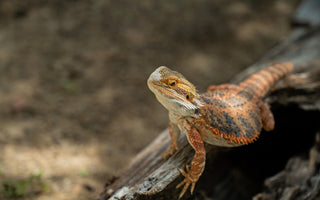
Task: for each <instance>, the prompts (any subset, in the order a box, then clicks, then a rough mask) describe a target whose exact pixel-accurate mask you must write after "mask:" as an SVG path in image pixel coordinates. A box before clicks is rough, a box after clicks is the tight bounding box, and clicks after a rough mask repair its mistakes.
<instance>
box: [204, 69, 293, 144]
mask: <svg viewBox="0 0 320 200" xmlns="http://www.w3.org/2000/svg"><path fill="white" fill-rule="evenodd" d="M292 69H293V65H292V64H290V63H282V64H277V65H274V66H272V67H269V68H267V69H264V70H261V71H259V72H258V73H256V74H254V75H252V76H251V77H249V78H248V79H247V80H245V81H243V82H241V83H240V84H239V85H232V84H229V85H227V86H228V87H225V88H223V89H217V90H214V91H208V92H207V93H204V94H202V95H201V99H202V101H203V102H204V103H205V106H203V107H202V108H201V110H200V111H201V115H202V120H204V123H202V124H206V126H205V128H201V127H198V128H199V129H200V130H202V132H203V133H204V134H203V137H204V140H206V142H208V143H211V144H215V145H221V146H234V145H237V144H238V145H240V144H248V143H252V142H254V141H255V140H256V139H257V138H258V136H259V134H260V132H261V129H262V124H263V122H262V113H261V106H262V104H263V101H262V97H263V96H264V95H265V94H266V93H267V92H268V91H269V89H270V88H271V87H272V86H273V85H274V84H275V83H276V82H277V81H278V80H279V79H281V78H282V77H284V76H285V75H286V74H287V73H289V72H290V71H291V70H292ZM199 124H200V123H199ZM200 132H201V131H200ZM217 136H220V137H217ZM223 139H225V140H223Z"/></svg>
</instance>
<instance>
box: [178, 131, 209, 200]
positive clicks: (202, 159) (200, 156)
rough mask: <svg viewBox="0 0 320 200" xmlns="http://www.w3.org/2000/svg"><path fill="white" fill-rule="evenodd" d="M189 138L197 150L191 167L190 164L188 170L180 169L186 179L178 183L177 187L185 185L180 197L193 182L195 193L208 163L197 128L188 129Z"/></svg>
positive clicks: (192, 187) (192, 186)
mask: <svg viewBox="0 0 320 200" xmlns="http://www.w3.org/2000/svg"><path fill="white" fill-rule="evenodd" d="M187 138H188V141H189V143H190V145H191V146H192V148H193V149H194V150H195V155H194V157H193V160H192V162H191V167H190V169H189V167H188V165H187V166H186V172H185V171H184V170H182V169H179V171H180V172H181V174H182V175H183V176H184V177H185V179H184V180H183V181H182V182H181V183H180V184H179V185H177V188H179V187H181V186H183V185H184V187H183V189H182V191H181V193H180V195H179V199H180V198H181V197H182V196H183V195H184V193H185V192H186V191H187V189H188V187H189V185H190V184H191V188H190V191H191V194H192V193H193V190H194V187H195V184H196V182H197V181H198V179H199V177H200V176H201V174H202V172H203V170H204V167H205V163H206V150H205V148H204V144H203V141H202V139H201V136H200V134H199V132H198V131H197V130H196V129H194V128H191V129H189V130H188V131H187Z"/></svg>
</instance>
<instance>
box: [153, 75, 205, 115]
mask: <svg viewBox="0 0 320 200" xmlns="http://www.w3.org/2000/svg"><path fill="white" fill-rule="evenodd" d="M148 86H149V88H150V90H151V91H152V92H153V93H154V94H155V96H156V97H157V99H158V101H159V102H160V103H161V104H162V105H163V106H164V107H165V108H166V109H167V110H169V111H171V112H173V113H176V114H179V115H182V116H197V115H198V114H199V113H198V112H199V106H200V104H197V103H194V102H191V101H189V100H187V99H186V98H185V97H184V96H183V95H181V94H179V93H177V92H176V91H175V90H173V89H170V88H167V87H166V86H165V84H163V83H161V82H160V83H159V82H155V81H150V82H149V81H148Z"/></svg>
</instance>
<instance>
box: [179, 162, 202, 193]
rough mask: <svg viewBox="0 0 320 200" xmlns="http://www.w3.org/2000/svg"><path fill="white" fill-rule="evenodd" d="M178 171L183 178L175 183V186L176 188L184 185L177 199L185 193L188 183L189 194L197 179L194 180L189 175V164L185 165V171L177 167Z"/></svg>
mask: <svg viewBox="0 0 320 200" xmlns="http://www.w3.org/2000/svg"><path fill="white" fill-rule="evenodd" d="M179 171H180V173H181V174H182V175H183V176H184V177H185V179H184V180H183V181H182V182H181V183H179V185H177V187H176V188H180V187H181V186H183V185H184V186H183V189H182V191H181V193H180V195H179V199H181V197H182V196H183V195H184V194H185V193H186V191H187V189H188V187H189V186H190V185H191V188H190V192H191V194H192V193H193V190H194V187H195V185H196V182H197V180H194V179H193V178H192V177H191V175H190V173H189V166H188V165H187V166H186V171H187V172H185V171H184V170H183V169H179Z"/></svg>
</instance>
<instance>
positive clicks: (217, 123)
mask: <svg viewBox="0 0 320 200" xmlns="http://www.w3.org/2000/svg"><path fill="white" fill-rule="evenodd" d="M233 87H234V88H233V89H226V90H217V91H212V92H207V93H204V94H202V95H201V99H202V100H203V101H204V102H205V106H203V107H202V108H201V109H200V113H201V115H202V117H201V120H204V121H205V122H204V123H202V124H206V126H205V127H203V126H201V127H200V126H199V127H197V129H199V130H200V132H202V133H203V134H202V135H203V139H204V140H205V141H206V142H207V143H210V144H214V145H219V146H235V145H237V144H248V143H251V142H254V141H255V140H256V139H257V138H258V136H259V133H260V131H261V128H262V122H261V115H260V109H259V106H258V104H257V103H256V101H252V100H253V98H256V97H255V96H254V95H252V94H250V93H249V92H247V91H243V90H240V87H238V86H233ZM198 124H200V123H198Z"/></svg>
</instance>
